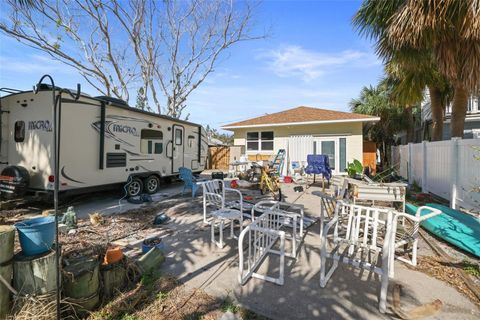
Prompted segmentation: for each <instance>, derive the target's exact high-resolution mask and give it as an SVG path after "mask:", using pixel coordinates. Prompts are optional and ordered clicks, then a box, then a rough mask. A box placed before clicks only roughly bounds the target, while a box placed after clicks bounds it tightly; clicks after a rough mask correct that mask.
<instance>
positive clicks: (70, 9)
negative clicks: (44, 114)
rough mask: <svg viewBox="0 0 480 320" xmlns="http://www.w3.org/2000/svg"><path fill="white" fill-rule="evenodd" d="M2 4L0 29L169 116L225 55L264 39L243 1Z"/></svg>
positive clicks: (110, 91) (110, 90) (11, 0)
mask: <svg viewBox="0 0 480 320" xmlns="http://www.w3.org/2000/svg"><path fill="white" fill-rule="evenodd" d="M6 2H7V7H8V8H9V9H10V10H9V12H8V14H5V15H4V16H3V17H2V18H0V31H1V32H3V33H4V34H6V35H9V36H11V37H13V38H15V39H17V40H19V41H20V42H22V43H24V44H26V45H28V46H30V47H33V48H36V49H39V50H41V51H42V52H44V53H46V54H48V55H49V56H50V57H52V58H54V59H55V60H58V61H60V62H62V63H64V64H66V65H68V66H70V67H73V68H75V69H76V70H77V71H78V72H79V73H80V74H81V75H82V77H84V78H85V80H86V81H87V82H88V83H89V84H90V85H91V86H92V87H94V88H95V89H96V90H98V91H99V92H101V93H102V94H104V95H113V96H115V97H117V98H120V99H124V100H127V101H128V100H129V97H130V92H135V93H136V92H139V88H142V90H141V92H142V94H143V95H144V96H145V97H146V99H147V100H148V99H151V100H152V102H153V105H154V106H155V107H156V111H157V112H158V113H165V114H167V115H170V116H173V117H181V116H182V112H183V111H184V110H185V108H186V107H187V100H188V97H189V96H190V95H191V93H192V92H194V91H195V89H196V88H198V87H199V86H200V85H201V84H202V83H203V82H204V81H205V79H206V78H207V77H208V75H209V74H210V73H212V72H214V69H215V67H216V66H217V64H218V62H219V59H220V57H221V56H222V55H223V54H224V52H225V51H227V50H228V49H229V48H230V47H231V46H233V45H235V44H236V43H239V42H242V41H249V40H255V39H261V38H264V37H265V35H264V34H260V35H257V36H255V35H252V24H253V22H252V19H253V12H254V9H255V7H256V5H255V4H253V5H252V4H251V3H250V2H248V1H241V2H240V1H238V2H237V1H233V0H187V1H180V0H178V1H176V0H163V1H156V0H129V1H120V0H38V2H37V3H36V5H35V6H22V5H20V4H19V2H18V1H17V0H6ZM132 90H134V91H132ZM147 105H148V103H147ZM162 106H163V107H162Z"/></svg>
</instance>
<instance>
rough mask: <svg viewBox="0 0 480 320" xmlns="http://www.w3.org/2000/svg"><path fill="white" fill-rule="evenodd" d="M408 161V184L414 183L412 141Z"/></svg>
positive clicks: (409, 146)
mask: <svg viewBox="0 0 480 320" xmlns="http://www.w3.org/2000/svg"><path fill="white" fill-rule="evenodd" d="M407 159H408V162H407V178H408V184H410V185H411V184H412V183H413V174H412V143H411V142H409V143H408V158H407Z"/></svg>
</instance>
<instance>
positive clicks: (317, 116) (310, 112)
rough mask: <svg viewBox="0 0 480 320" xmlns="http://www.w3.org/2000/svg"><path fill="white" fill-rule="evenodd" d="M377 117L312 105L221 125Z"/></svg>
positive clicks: (237, 125)
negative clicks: (313, 106)
mask: <svg viewBox="0 0 480 320" xmlns="http://www.w3.org/2000/svg"><path fill="white" fill-rule="evenodd" d="M375 119H377V117H373V116H369V115H365V114H359V113H351V112H342V111H333V110H326V109H319V108H312V107H304V106H301V107H297V108H293V109H288V110H285V111H281V112H276V113H271V114H267V115H264V116H260V117H257V118H252V119H248V120H244V121H239V122H235V123H231V124H227V125H225V126H223V128H229V127H239V126H258V125H273V124H282V123H294V122H315V121H339V120H340V121H341V120H366V121H369V120H370V121H371V120H375Z"/></svg>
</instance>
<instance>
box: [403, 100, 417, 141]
mask: <svg viewBox="0 0 480 320" xmlns="http://www.w3.org/2000/svg"><path fill="white" fill-rule="evenodd" d="M405 113H406V114H407V143H409V142H414V141H413V140H414V138H415V122H414V120H413V110H412V106H411V105H407V106H405Z"/></svg>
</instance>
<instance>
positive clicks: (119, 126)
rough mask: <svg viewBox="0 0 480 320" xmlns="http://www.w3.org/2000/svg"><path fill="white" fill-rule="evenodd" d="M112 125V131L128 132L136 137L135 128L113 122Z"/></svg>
mask: <svg viewBox="0 0 480 320" xmlns="http://www.w3.org/2000/svg"><path fill="white" fill-rule="evenodd" d="M112 127H113V128H112V129H113V130H112V131H113V132H120V133H128V134H131V135H132V136H135V137H138V134H137V129H136V128H134V127H130V126H127V125H122V124H114V125H113V126H112Z"/></svg>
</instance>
